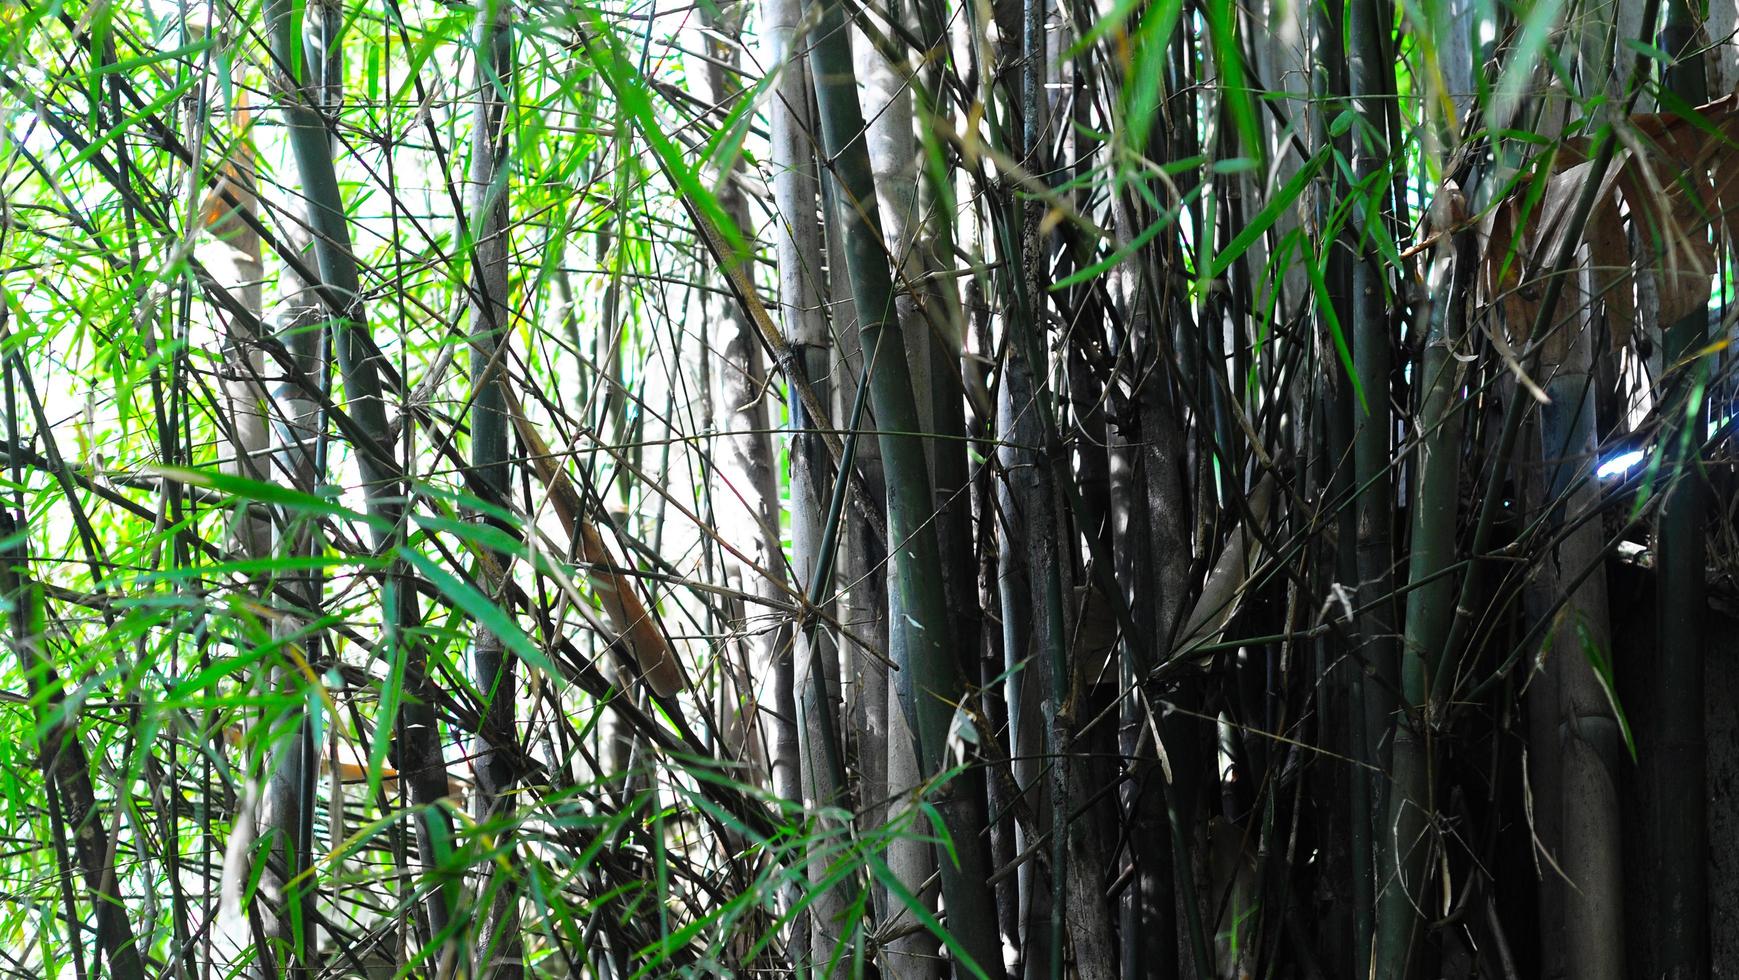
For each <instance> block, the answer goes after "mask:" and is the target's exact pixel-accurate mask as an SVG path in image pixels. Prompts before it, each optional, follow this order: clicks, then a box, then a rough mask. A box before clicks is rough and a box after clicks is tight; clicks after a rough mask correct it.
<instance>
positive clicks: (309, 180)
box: [263, 0, 453, 937]
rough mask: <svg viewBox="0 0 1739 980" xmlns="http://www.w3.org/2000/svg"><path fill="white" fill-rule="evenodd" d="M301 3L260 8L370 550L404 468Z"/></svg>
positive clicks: (416, 680) (416, 720)
mask: <svg viewBox="0 0 1739 980" xmlns="http://www.w3.org/2000/svg"><path fill="white" fill-rule="evenodd" d="M302 9H303V8H302V7H301V6H300V5H298V4H296V3H294V2H293V0H265V4H264V7H263V14H264V18H265V21H266V26H267V33H268V36H269V38H270V41H271V53H272V60H273V62H274V64H273V70H274V73H275V74H276V75H277V76H278V82H277V84H275V85H274V86H273V91H274V93H275V95H276V100H277V103H278V108H279V110H280V112H281V113H282V115H283V118H284V123H285V131H286V135H287V137H288V140H289V143H290V149H291V154H292V157H293V158H294V160H295V164H296V171H297V174H298V176H299V177H300V179H301V191H302V194H303V195H304V197H305V200H306V201H307V217H308V224H309V227H310V229H311V231H312V233H313V238H314V243H313V251H314V260H315V263H314V264H315V268H314V271H315V272H317V273H318V275H319V277H320V282H319V283H317V284H315V285H316V286H317V288H318V291H319V292H320V294H321V295H322V296H323V297H325V298H326V300H327V302H328V306H329V308H328V309H327V310H326V313H327V315H328V317H329V318H330V322H331V327H330V329H331V330H332V332H333V347H334V349H335V350H336V353H337V355H338V367H339V373H340V374H341V375H342V376H343V380H344V392H345V401H346V409H347V411H348V414H349V416H350V418H351V419H352V420H353V421H354V422H355V426H354V431H355V436H356V437H355V438H354V439H353V440H352V441H353V443H354V447H353V448H354V449H355V452H356V456H357V465H358V468H359V469H360V470H361V472H362V481H363V488H364V492H365V494H366V497H367V506H368V511H369V514H370V515H371V516H373V517H375V518H377V519H378V523H377V525H376V526H375V528H374V531H373V534H374V546H375V547H376V548H377V549H382V550H384V549H387V548H388V547H391V546H393V545H396V544H398V543H400V542H402V540H403V534H404V529H403V528H402V527H401V526H400V521H401V516H402V514H403V501H404V492H405V487H404V483H403V478H402V470H401V467H400V466H399V465H397V464H396V463H395V462H394V460H393V457H392V454H391V449H390V447H388V446H385V445H382V444H381V443H380V441H379V439H378V436H379V435H380V434H384V433H387V432H389V431H390V429H389V428H388V426H387V418H386V401H385V399H384V398H383V396H382V391H381V384H380V371H379V368H378V366H377V365H376V363H375V360H374V358H375V348H374V344H373V343H372V341H371V339H370V337H369V332H368V321H367V318H366V313H365V309H364V306H363V300H362V283H361V275H360V272H359V270H358V266H357V261H356V255H355V253H354V251H353V250H352V247H351V237H350V223H349V219H348V217H347V216H346V211H345V207H344V198H343V194H342V192H341V190H340V188H339V184H338V171H337V167H336V166H335V164H334V162H333V147H332V142H331V139H330V135H329V132H328V129H327V126H328V121H327V119H326V118H325V115H324V114H323V113H322V112H321V111H320V110H319V109H318V108H317V106H318V104H319V103H318V101H317V98H316V95H315V93H314V92H313V91H312V90H311V85H310V79H309V78H308V77H307V76H308V71H307V66H308V59H307V58H306V57H305V55H304V51H303V48H302V30H301V23H300V17H299V16H298V14H299V13H300V12H301V11H302ZM291 72H300V73H301V76H300V77H298V76H292V75H291V74H290V73H291ZM340 304H341V305H340ZM408 428H409V426H408V425H407V426H406V429H407V430H408ZM402 574H403V569H402V567H395V568H394V569H392V570H389V572H388V574H387V575H386V576H385V577H384V579H383V581H382V585H381V593H382V599H381V611H382V616H381V619H382V626H383V629H384V633H385V637H386V643H385V647H386V649H387V650H388V651H390V655H391V656H393V657H395V658H396V657H402V658H403V661H402V668H403V670H402V675H401V676H403V677H404V678H405V685H406V691H407V693H408V695H409V696H408V697H406V698H404V704H403V707H402V708H401V710H400V711H399V712H398V717H397V718H396V719H393V721H394V722H395V723H396V724H395V729H396V731H395V732H394V734H393V738H394V741H395V744H396V745H397V747H398V756H399V758H398V760H397V761H398V768H399V769H400V770H401V771H402V772H404V773H405V774H406V780H405V781H406V782H407V783H408V784H409V786H410V791H411V800H412V802H413V803H415V804H417V805H418V806H420V807H424V808H425V813H424V815H423V818H422V820H423V821H427V820H445V819H446V817H445V815H444V814H443V813H442V812H441V811H440V809H439V806H438V801H439V800H440V799H441V798H442V797H444V796H445V795H446V793H447V772H446V762H445V760H444V759H443V757H442V754H441V746H440V741H439V733H438V731H437V727H436V720H435V714H434V710H433V709H432V707H431V706H430V703H429V700H428V699H427V698H426V697H423V696H422V695H423V694H424V693H425V692H424V689H423V688H424V685H427V684H428V683H430V681H429V678H428V672H427V670H426V669H425V665H424V658H425V654H424V651H423V650H422V648H421V647H420V645H419V644H417V643H415V642H413V641H411V640H410V639H409V634H408V633H407V630H408V629H409V628H410V627H413V626H414V625H415V624H416V621H417V618H418V613H417V602H416V592H415V590H414V589H412V588H410V587H408V586H406V585H405V584H404V583H403V582H401V581H400V578H401V576H402ZM375 737H376V739H377V740H378V739H383V738H386V737H388V736H387V733H386V732H384V731H377V732H376V733H375ZM417 845H418V851H419V853H420V857H421V860H422V863H423V865H424V866H425V867H430V868H433V867H435V866H436V865H438V864H439V863H440V855H439V854H438V853H437V851H436V845H435V838H434V836H433V835H431V834H430V832H429V829H428V826H427V824H426V823H424V822H421V821H419V825H418V833H417ZM452 897H453V895H452V891H451V889H437V890H436V891H435V892H434V893H433V894H431V896H430V898H429V900H428V901H427V902H426V903H424V905H423V906H422V911H423V914H424V916H425V918H426V922H427V927H428V932H429V935H430V936H431V937H438V936H442V935H443V934H445V933H446V931H447V924H448V921H449V919H450V918H451V908H450V907H449V904H450V902H451V900H452Z"/></svg>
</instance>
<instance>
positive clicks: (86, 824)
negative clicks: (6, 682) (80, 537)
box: [0, 511, 145, 980]
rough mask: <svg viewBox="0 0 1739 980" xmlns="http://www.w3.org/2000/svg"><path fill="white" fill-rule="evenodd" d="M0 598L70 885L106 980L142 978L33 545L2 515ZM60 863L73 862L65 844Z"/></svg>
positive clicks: (22, 528)
mask: <svg viewBox="0 0 1739 980" xmlns="http://www.w3.org/2000/svg"><path fill="white" fill-rule="evenodd" d="M0 542H4V544H3V546H0V595H3V596H5V598H6V601H7V602H8V603H9V604H10V605H11V619H12V633H11V638H10V639H11V643H12V647H13V650H14V652H15V653H16V654H17V656H18V661H19V668H20V672H21V673H22V674H23V675H24V679H25V683H26V684H27V685H28V686H29V691H30V703H31V704H32V705H35V706H36V732H37V737H38V738H39V739H40V740H41V742H40V744H39V745H38V746H37V751H38V752H39V754H40V761H41V765H42V772H43V777H44V779H46V780H47V782H48V785H49V789H50V802H51V803H52V804H54V812H53V813H52V814H51V815H50V819H52V820H54V821H56V823H57V828H56V830H57V832H56V835H55V836H56V837H57V839H63V835H64V838H70V839H71V841H72V849H73V852H74V854H73V855H72V856H71V860H74V861H76V863H77V867H76V868H73V867H63V868H62V869H61V871H62V873H63V874H65V875H66V876H67V879H68V880H69V881H70V880H72V878H73V877H74V875H80V876H82V877H83V878H84V882H85V888H86V889H88V890H89V893H90V900H91V905H92V907H93V910H94V913H95V915H96V919H97V947H98V948H99V949H100V950H101V951H102V953H103V955H104V956H106V957H108V961H109V967H108V970H107V973H106V975H107V976H108V977H110V978H112V980H144V978H145V969H144V965H143V962H142V960H141V957H140V955H139V950H138V949H137V948H136V947H135V946H134V938H133V926H132V922H131V921H130V920H129V918H128V916H127V906H126V904H125V903H124V902H123V900H122V898H121V889H120V883H119V882H118V881H117V880H116V878H115V865H114V855H113V854H112V853H111V851H110V849H109V832H108V826H109V825H108V822H107V820H106V819H105V818H104V817H103V815H102V813H100V812H99V811H98V809H97V798H96V790H95V788H94V787H93V786H92V784H91V765H90V759H89V757H88V756H87V755H86V754H85V747H84V742H83V740H82V739H81V737H80V736H79V731H78V725H77V724H75V723H74V715H72V714H69V713H68V712H67V709H66V707H65V698H64V696H63V695H62V692H61V681H60V678H59V676H58V675H57V674H56V672H55V669H54V665H53V664H52V663H50V662H49V659H48V657H47V655H46V653H45V651H44V649H43V647H42V642H43V633H42V608H41V607H42V594H41V590H40V589H39V588H37V587H36V585H35V584H34V583H33V582H32V581H31V579H30V571H29V567H28V565H27V564H26V563H27V561H28V552H29V541H28V538H27V531H26V525H25V523H24V521H23V519H22V518H19V517H15V516H13V514H12V512H11V511H0ZM59 857H60V858H61V859H62V860H63V861H64V860H67V859H68V858H69V855H67V853H66V849H65V846H64V844H63V846H62V847H61V848H60V851H59ZM66 896H67V898H66V900H67V902H68V908H67V909H66V913H67V916H68V921H69V922H71V921H74V919H75V917H76V915H77V913H76V911H75V910H74V909H73V908H72V907H71V902H72V897H71V896H72V892H71V890H70V887H69V888H68V890H67V891H66Z"/></svg>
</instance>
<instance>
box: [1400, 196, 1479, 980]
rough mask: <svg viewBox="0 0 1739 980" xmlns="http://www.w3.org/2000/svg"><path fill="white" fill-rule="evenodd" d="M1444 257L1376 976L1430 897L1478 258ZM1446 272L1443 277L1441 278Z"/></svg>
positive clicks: (1458, 218) (1471, 245)
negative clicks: (1436, 697) (1462, 356)
mask: <svg viewBox="0 0 1739 980" xmlns="http://www.w3.org/2000/svg"><path fill="white" fill-rule="evenodd" d="M1442 197H1443V198H1444V200H1443V203H1442V204H1440V206H1439V213H1438V214H1437V216H1436V217H1435V219H1434V220H1435V223H1436V224H1437V225H1438V226H1439V227H1444V228H1458V227H1461V226H1462V225H1463V224H1465V221H1466V208H1465V207H1464V206H1463V205H1462V204H1461V201H1460V197H1459V193H1458V192H1457V190H1456V189H1455V188H1454V187H1453V185H1450V186H1449V187H1448V188H1447V189H1446V191H1445V192H1444V193H1443V195H1442ZM1453 243H1454V244H1453V255H1451V256H1445V257H1444V258H1442V259H1439V279H1438V283H1439V285H1438V287H1437V288H1434V289H1433V290H1432V293H1433V295H1439V296H1445V295H1446V296H1447V301H1446V303H1444V304H1440V305H1438V306H1436V307H1435V308H1434V309H1433V310H1432V317H1431V326H1430V329H1429V332H1428V334H1427V336H1426V340H1425V352H1424V355H1423V357H1422V358H1421V362H1420V370H1419V378H1420V381H1421V387H1422V390H1423V395H1422V398H1421V404H1420V411H1419V436H1418V443H1417V448H1416V450H1415V452H1414V465H1413V470H1412V478H1411V479H1410V480H1409V481H1408V482H1409V483H1411V484H1412V489H1413V513H1412V523H1413V527H1412V537H1411V539H1410V542H1409V547H1408V555H1409V558H1408V570H1407V571H1408V574H1407V579H1408V581H1409V582H1412V583H1420V584H1419V585H1418V587H1416V588H1413V589H1412V590H1411V591H1409V592H1408V593H1407V622H1406V633H1405V635H1404V638H1403V644H1404V645H1403V647H1402V651H1401V697H1402V700H1403V705H1402V712H1401V715H1400V717H1399V718H1398V720H1397V721H1396V723H1395V727H1394V740H1395V741H1394V748H1393V771H1394V776H1395V783H1394V786H1393V788H1392V789H1391V790H1390V799H1389V811H1388V814H1387V818H1386V820H1385V831H1384V842H1385V846H1384V849H1383V853H1384V856H1385V858H1386V859H1387V860H1388V861H1389V862H1392V863H1390V864H1388V865H1386V866H1383V867H1380V868H1379V869H1378V875H1377V880H1378V881H1381V882H1382V883H1383V889H1382V892H1381V894H1380V896H1379V897H1380V903H1381V904H1380V907H1379V909H1378V916H1377V924H1378V933H1377V937H1376V961H1377V962H1376V970H1375V975H1376V976H1378V977H1394V978H1402V977H1406V976H1410V975H1411V974H1412V963H1413V960H1414V958H1415V956H1416V955H1417V952H1418V950H1419V947H1420V940H1421V939H1422V937H1423V933H1424V929H1425V925H1426V923H1425V920H1424V917H1423V915H1422V914H1421V911H1422V910H1423V909H1426V908H1428V907H1429V905H1430V896H1429V894H1428V893H1427V889H1426V887H1425V884H1426V879H1427V877H1428V875H1429V871H1430V861H1429V859H1430V857H1431V854H1432V850H1433V846H1434V845H1433V833H1434V831H1433V827H1432V823H1433V814H1434V810H1435V804H1434V802H1433V799H1434V794H1433V792H1432V787H1431V773H1432V772H1433V771H1434V769H1433V766H1432V764H1431V756H1430V748H1431V738H1432V735H1431V726H1432V725H1433V723H1434V722H1435V721H1436V715H1437V709H1436V707H1435V706H1434V705H1433V703H1432V698H1431V692H1432V680H1433V678H1434V677H1435V676H1436V674H1437V671H1438V669H1439V665H1440V661H1441V658H1442V655H1443V644H1444V641H1445V639H1446V638H1447V637H1448V635H1449V628H1450V624H1451V622H1452V621H1453V619H1454V616H1455V594H1456V591H1455V580H1454V578H1453V576H1450V575H1447V574H1445V572H1446V571H1447V570H1448V569H1449V568H1451V567H1452V566H1453V565H1454V564H1455V563H1456V560H1457V559H1456V549H1455V532H1456V528H1457V526H1458V525H1457V522H1456V515H1457V505H1458V502H1459V499H1460V489H1461V483H1460V479H1461V430H1462V413H1461V406H1462V405H1463V404H1464V402H1463V400H1462V398H1461V393H1460V388H1461V377H1462V371H1463V367H1462V364H1461V362H1460V361H1458V360H1457V359H1456V357H1455V351H1456V349H1457V347H1458V345H1459V344H1460V343H1461V340H1462V337H1463V335H1464V334H1465V333H1466V317H1467V292H1468V289H1469V288H1470V286H1471V284H1472V282H1473V275H1472V272H1473V269H1474V266H1475V265H1476V264H1477V263H1478V257H1477V250H1476V247H1475V242H1474V240H1473V236H1472V235H1471V234H1470V233H1467V232H1463V233H1461V234H1459V235H1457V236H1455V238H1454V239H1453ZM1451 280H1452V281H1451Z"/></svg>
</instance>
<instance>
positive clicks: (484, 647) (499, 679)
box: [466, 0, 524, 980]
mask: <svg viewBox="0 0 1739 980" xmlns="http://www.w3.org/2000/svg"><path fill="white" fill-rule="evenodd" d="M473 39H474V42H475V51H476V59H477V61H476V75H475V85H476V87H477V95H476V103H475V109H474V112H473V123H472V130H471V172H470V182H469V187H468V192H469V193H468V194H467V195H466V210H467V214H468V218H469V224H470V227H469V228H467V229H466V231H467V237H468V239H469V242H470V247H471V317H470V331H471V348H470V351H471V372H470V373H471V385H472V391H471V471H472V476H473V477H474V478H475V481H476V484H477V485H480V486H481V488H482V490H483V496H484V498H485V499H486V500H487V502H489V503H491V504H496V505H504V504H505V503H506V501H507V496H508V490H509V477H510V473H509V469H508V446H507V439H508V435H507V433H508V419H507V414H506V412H505V411H504V405H505V401H506V400H505V398H504V397H503V395H502V386H503V385H505V384H506V383H507V374H506V364H505V357H504V355H505V352H506V346H505V344H504V340H505V338H506V337H507V336H508V325H509V318H510V317H511V315H512V313H511V307H510V304H509V302H508V299H509V284H508V272H507V229H508V220H509V216H508V209H507V200H508V195H507V174H508V153H509V150H510V139H511V137H510V132H511V125H510V120H509V117H508V113H507V107H508V106H509V105H510V104H511V103H512V101H513V82H514V61H513V34H512V14H511V11H510V4H509V2H508V0H487V2H485V3H483V4H481V5H480V6H479V8H478V11H477V25H476V31H475V34H474V38H473ZM479 519H480V520H490V518H488V517H485V516H481V515H480V516H479ZM501 561H502V559H501V556H495V557H494V559H493V560H491V561H486V562H484V563H483V564H482V567H481V568H480V569H479V571H480V573H481V574H479V575H478V582H479V583H480V584H481V585H482V587H483V589H484V591H485V594H487V595H490V596H495V595H496V594H497V593H498V592H499V591H500V589H501V584H502V582H501V580H502V577H503V574H504V569H503V567H502V564H501ZM471 658H472V662H471V669H472V682H473V683H474V684H476V685H477V690H478V692H479V693H480V694H482V696H483V697H484V699H485V700H484V703H485V704H486V705H487V707H486V709H485V711H484V716H483V725H484V728H485V729H486V731H487V733H488V734H486V735H485V736H483V737H481V738H479V739H477V748H476V750H475V752H474V754H473V760H474V761H473V763H472V766H473V768H474V769H475V771H476V773H477V793H476V795H475V797H474V799H473V800H472V815H473V816H474V817H476V818H477V819H478V820H485V821H486V820H488V819H489V818H490V817H492V816H495V815H497V814H500V813H502V812H505V811H506V810H508V809H510V805H511V795H510V794H511V792H512V789H513V767H512V765H511V763H510V762H509V761H508V759H506V758H505V757H504V755H503V754H502V753H501V752H500V751H498V750H496V749H494V748H492V745H494V744H497V743H498V741H499V740H500V739H502V738H511V737H512V732H513V726H514V713H515V712H514V703H515V698H516V692H515V689H514V674H515V671H514V662H513V658H512V657H510V656H507V655H506V652H505V650H504V648H503V643H502V640H501V637H499V636H496V635H495V634H494V633H493V632H492V631H490V630H489V629H488V628H487V627H485V626H483V625H481V624H479V625H478V626H477V628H476V631H475V632H474V634H473V636H472V645H471ZM491 736H493V737H491ZM506 877H507V876H502V880H503V881H504V882H505V881H506ZM513 894H514V893H513V888H512V885H511V884H504V885H503V887H502V890H501V892H500V894H498V895H497V896H496V899H495V901H494V903H493V906H492V907H491V908H490V910H489V915H488V918H487V920H486V921H485V922H483V923H481V926H482V929H483V933H482V935H481V936H480V937H479V943H478V947H479V949H478V952H479V956H480V960H481V966H480V969H481V970H482V971H483V972H482V974H481V975H482V976H485V977H493V978H495V980H514V978H517V977H519V976H521V975H522V974H523V972H524V969H523V967H522V966H521V964H520V955H521V954H520V950H519V937H518V933H519V925H518V916H517V915H516V914H515V905H516V902H515V900H514V897H513Z"/></svg>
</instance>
